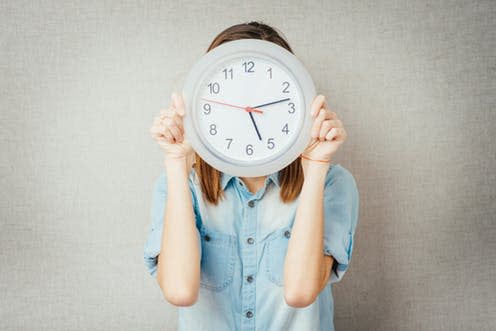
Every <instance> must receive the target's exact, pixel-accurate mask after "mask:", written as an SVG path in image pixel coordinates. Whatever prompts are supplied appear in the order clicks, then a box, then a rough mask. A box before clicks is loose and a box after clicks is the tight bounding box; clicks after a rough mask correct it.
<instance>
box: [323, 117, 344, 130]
mask: <svg viewBox="0 0 496 331" xmlns="http://www.w3.org/2000/svg"><path fill="white" fill-rule="evenodd" d="M327 121H329V122H330V123H331V128H342V127H343V122H342V121H341V120H339V119H330V120H327Z"/></svg>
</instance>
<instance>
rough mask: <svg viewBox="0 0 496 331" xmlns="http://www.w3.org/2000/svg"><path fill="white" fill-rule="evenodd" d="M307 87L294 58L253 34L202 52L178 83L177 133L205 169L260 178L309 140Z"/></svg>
mask: <svg viewBox="0 0 496 331" xmlns="http://www.w3.org/2000/svg"><path fill="white" fill-rule="evenodd" d="M315 94H316V93H315V86H314V84H313V81H312V78H311V77H310V74H309V73H308V72H307V70H306V69H305V67H304V65H303V64H302V63H301V62H300V61H299V59H298V58H296V56H295V55H294V54H292V53H291V52H289V51H288V50H286V49H285V48H283V47H281V46H279V45H276V44H274V43H272V42H269V41H266V40H259V39H240V40H233V41H229V42H227V43H224V44H222V45H219V46H217V47H215V48H214V49H212V50H210V51H208V52H207V53H206V54H204V55H203V56H202V57H201V58H200V59H199V60H198V61H197V62H196V63H195V65H194V66H193V67H192V68H191V70H190V71H189V73H188V75H187V77H186V81H185V83H184V87H183V96H184V101H185V110H186V116H185V117H184V119H183V121H184V132H185V139H187V140H188V141H189V142H190V143H191V146H192V147H193V149H194V150H195V151H196V152H197V153H198V154H199V156H200V157H201V158H202V159H203V160H205V161H206V162H207V163H209V164H210V165H211V166H212V167H214V168H216V169H218V170H220V171H222V172H226V173H229V174H232V175H235V176H248V177H252V176H263V175H267V174H270V173H273V172H274V171H276V170H280V169H282V168H284V167H285V166H287V165H288V164H290V163H291V162H292V161H294V160H295V159H296V158H297V157H298V155H299V154H300V153H302V152H303V150H304V149H305V147H306V146H307V145H308V143H309V142H310V140H311V137H310V130H311V126H312V122H313V119H312V117H311V115H310V106H311V102H312V100H313V99H314V97H315Z"/></svg>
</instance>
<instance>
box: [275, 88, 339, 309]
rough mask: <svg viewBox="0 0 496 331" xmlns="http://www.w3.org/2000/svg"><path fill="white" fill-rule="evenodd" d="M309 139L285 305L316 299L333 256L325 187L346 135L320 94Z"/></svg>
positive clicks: (286, 266)
mask: <svg viewBox="0 0 496 331" xmlns="http://www.w3.org/2000/svg"><path fill="white" fill-rule="evenodd" d="M311 115H312V117H314V122H313V124H312V129H311V137H312V139H311V141H310V143H309V145H308V146H307V148H306V149H305V151H304V152H303V156H304V157H302V158H301V165H302V167H303V173H304V178H305V179H304V182H303V187H302V189H301V192H300V197H299V204H298V208H297V210H296V215H295V221H294V224H293V229H292V231H291V238H290V240H289V243H288V250H287V253H286V260H285V264H284V284H285V285H284V297H285V300H286V302H287V303H288V305H290V306H294V307H305V306H308V305H310V304H311V303H312V302H314V301H315V299H316V298H317V296H318V294H319V293H320V291H321V290H322V288H323V287H324V286H325V284H326V283H327V281H328V280H329V277H330V270H331V265H332V263H333V257H331V256H326V255H324V187H325V182H326V175H327V171H328V169H329V163H331V158H332V155H333V154H334V153H335V152H336V151H337V150H338V148H339V147H340V145H341V144H342V143H343V142H344V140H345V139H346V131H345V130H344V128H343V123H342V122H341V121H340V120H339V119H338V118H337V114H336V113H335V112H331V111H329V110H328V109H327V106H326V100H325V97H324V96H323V95H317V96H316V97H315V99H314V100H313V102H312V105H311Z"/></svg>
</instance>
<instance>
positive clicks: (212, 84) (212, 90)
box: [207, 82, 220, 94]
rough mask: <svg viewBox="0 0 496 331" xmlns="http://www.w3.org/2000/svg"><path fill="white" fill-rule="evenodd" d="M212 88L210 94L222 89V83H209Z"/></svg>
mask: <svg viewBox="0 0 496 331" xmlns="http://www.w3.org/2000/svg"><path fill="white" fill-rule="evenodd" d="M207 86H208V87H209V88H210V94H218V93H219V91H220V85H219V83H217V82H215V83H210V84H208V85H207Z"/></svg>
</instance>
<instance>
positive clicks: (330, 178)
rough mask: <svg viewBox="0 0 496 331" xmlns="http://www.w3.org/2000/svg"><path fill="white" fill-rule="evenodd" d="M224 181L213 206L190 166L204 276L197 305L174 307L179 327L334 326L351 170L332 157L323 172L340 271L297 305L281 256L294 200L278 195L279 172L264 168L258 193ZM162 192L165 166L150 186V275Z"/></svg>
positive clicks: (329, 235)
mask: <svg viewBox="0 0 496 331" xmlns="http://www.w3.org/2000/svg"><path fill="white" fill-rule="evenodd" d="M221 185H222V188H223V189H224V193H225V199H221V200H220V201H219V204H218V205H217V206H215V205H213V204H210V203H209V202H207V201H206V200H205V199H203V196H202V193H201V188H200V183H199V180H198V177H197V175H196V173H195V171H194V169H192V170H191V172H190V175H189V187H190V191H191V197H192V201H193V209H194V212H195V217H196V220H195V222H196V229H197V234H198V240H199V244H200V245H199V247H200V255H201V280H200V293H199V296H198V300H197V301H196V302H195V304H193V305H192V306H178V307H177V309H178V316H179V320H178V330H179V331H200V330H215V331H233V330H240V331H241V330H242V331H248V330H270V331H279V330H281V331H282V330H284V331H291V330H294V331H302V330H305V331H323V330H326V331H329V330H334V325H333V308H334V307H333V306H334V304H333V297H332V284H333V283H335V282H337V281H339V280H341V279H342V278H343V275H344V274H345V272H346V270H347V269H348V266H349V263H350V259H351V255H352V249H353V236H354V233H355V228H356V225H357V220H358V204H359V199H358V190H357V186H356V182H355V179H354V177H353V175H352V174H351V173H350V172H349V171H348V170H347V169H346V168H344V167H343V166H341V165H340V164H331V165H330V166H329V169H328V171H327V174H326V179H325V188H324V238H323V241H324V249H323V250H324V251H323V254H326V255H331V256H333V257H334V259H335V260H336V261H337V270H336V271H337V273H334V272H332V273H331V277H330V280H329V281H328V283H327V284H326V286H325V287H324V289H323V290H322V291H321V292H320V294H319V295H318V297H317V299H316V300H315V301H314V302H313V303H312V304H310V305H309V306H306V307H301V308H295V307H291V306H289V305H288V304H287V303H286V302H285V300H284V287H283V279H284V274H283V273H284V260H285V255H286V251H287V246H288V242H289V240H290V237H291V230H292V226H293V223H294V221H295V213H296V208H297V206H298V200H299V199H298V198H297V199H295V200H294V201H292V202H290V203H283V202H282V201H281V200H280V198H279V192H280V185H279V180H278V172H275V173H272V174H270V175H268V176H267V177H266V180H265V184H264V186H263V187H262V188H261V189H260V190H259V191H258V192H256V193H255V194H253V193H251V192H250V191H249V190H248V188H247V187H246V185H244V184H243V182H242V181H241V179H240V178H239V177H237V176H231V175H228V174H225V173H221ZM167 195H168V192H167V174H166V172H165V170H164V171H163V172H162V173H161V174H160V175H159V176H158V178H157V180H156V183H155V186H154V192H153V201H152V211H151V213H152V215H151V216H152V220H151V227H150V230H149V233H148V237H147V239H146V242H145V245H144V262H145V266H146V268H147V271H148V272H149V273H150V274H151V275H152V276H153V277H156V272H157V255H158V254H159V253H160V244H161V237H162V228H163V215H164V207H165V202H166V198H167ZM302 221H304V220H302ZM185 263H187V261H185Z"/></svg>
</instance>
